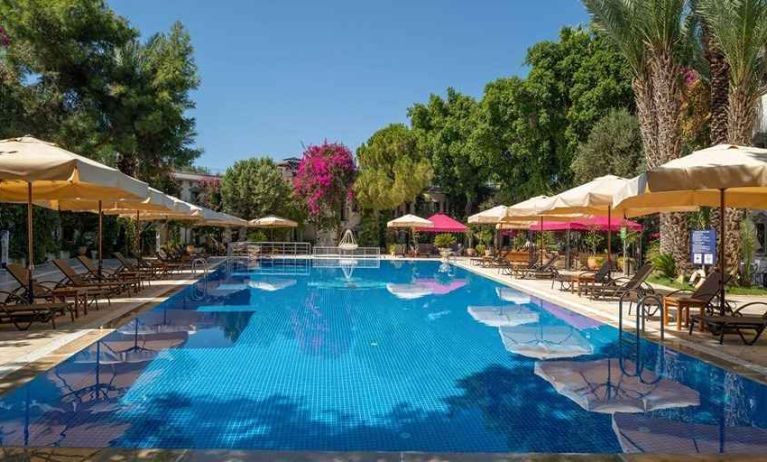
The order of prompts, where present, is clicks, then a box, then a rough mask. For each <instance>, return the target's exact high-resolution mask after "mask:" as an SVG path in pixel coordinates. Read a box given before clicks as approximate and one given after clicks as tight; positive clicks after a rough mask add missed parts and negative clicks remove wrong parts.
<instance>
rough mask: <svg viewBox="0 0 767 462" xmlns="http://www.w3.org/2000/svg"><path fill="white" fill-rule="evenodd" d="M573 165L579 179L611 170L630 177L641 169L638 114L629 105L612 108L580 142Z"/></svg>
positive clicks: (585, 179)
mask: <svg viewBox="0 0 767 462" xmlns="http://www.w3.org/2000/svg"><path fill="white" fill-rule="evenodd" d="M572 169H573V174H574V175H575V182H576V183H586V182H588V181H591V180H593V179H594V178H597V177H600V176H603V175H608V174H612V175H618V176H622V177H625V178H628V177H632V176H635V175H638V174H639V173H641V171H642V170H643V169H644V153H643V152H642V139H641V135H640V132H639V121H637V118H636V117H635V116H633V115H631V114H630V113H629V112H628V111H627V110H626V109H614V110H612V111H610V112H609V113H608V114H607V115H606V116H605V117H603V118H602V119H601V120H600V121H599V122H597V123H596V125H594V128H593V129H592V130H591V134H589V137H588V139H587V140H586V141H585V142H583V143H581V144H579V145H578V150H577V152H576V155H575V159H573V164H572Z"/></svg>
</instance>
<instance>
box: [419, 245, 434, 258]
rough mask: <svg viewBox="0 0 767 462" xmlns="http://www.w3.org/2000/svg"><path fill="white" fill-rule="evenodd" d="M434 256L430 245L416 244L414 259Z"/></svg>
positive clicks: (432, 247) (432, 246)
mask: <svg viewBox="0 0 767 462" xmlns="http://www.w3.org/2000/svg"><path fill="white" fill-rule="evenodd" d="M433 255H434V245H432V244H416V247H415V256H416V257H431V256H433Z"/></svg>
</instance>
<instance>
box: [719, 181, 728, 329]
mask: <svg viewBox="0 0 767 462" xmlns="http://www.w3.org/2000/svg"><path fill="white" fill-rule="evenodd" d="M725 213H726V211H725V208H724V189H720V190H719V273H720V274H719V314H721V315H724V278H725V276H724V275H725V274H726V273H725V271H726V270H727V265H726V264H725V261H724V242H725V241H724V233H725V232H726V231H727V229H726V227H725V222H724V219H725V216H724V214H725Z"/></svg>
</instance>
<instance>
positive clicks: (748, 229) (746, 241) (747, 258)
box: [740, 218, 759, 286]
mask: <svg viewBox="0 0 767 462" xmlns="http://www.w3.org/2000/svg"><path fill="white" fill-rule="evenodd" d="M757 250H759V237H758V235H757V233H756V225H755V224H754V222H753V221H751V219H750V218H746V219H745V220H743V221H742V222H741V224H740V253H741V257H742V258H743V270H742V273H741V281H740V283H741V284H742V285H744V286H750V285H751V280H752V279H753V277H754V275H753V268H752V265H753V263H754V255H755V254H756V251H757Z"/></svg>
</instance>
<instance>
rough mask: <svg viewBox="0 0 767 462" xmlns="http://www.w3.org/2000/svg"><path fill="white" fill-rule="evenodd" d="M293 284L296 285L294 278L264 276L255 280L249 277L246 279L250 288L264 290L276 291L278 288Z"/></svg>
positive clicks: (285, 287)
mask: <svg viewBox="0 0 767 462" xmlns="http://www.w3.org/2000/svg"><path fill="white" fill-rule="evenodd" d="M294 285H296V280H295V279H280V278H264V279H257V280H254V279H251V280H249V281H248V287H250V288H251V289H258V290H263V291H266V292H277V291H278V290H282V289H287V288H288V287H291V286H294Z"/></svg>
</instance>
